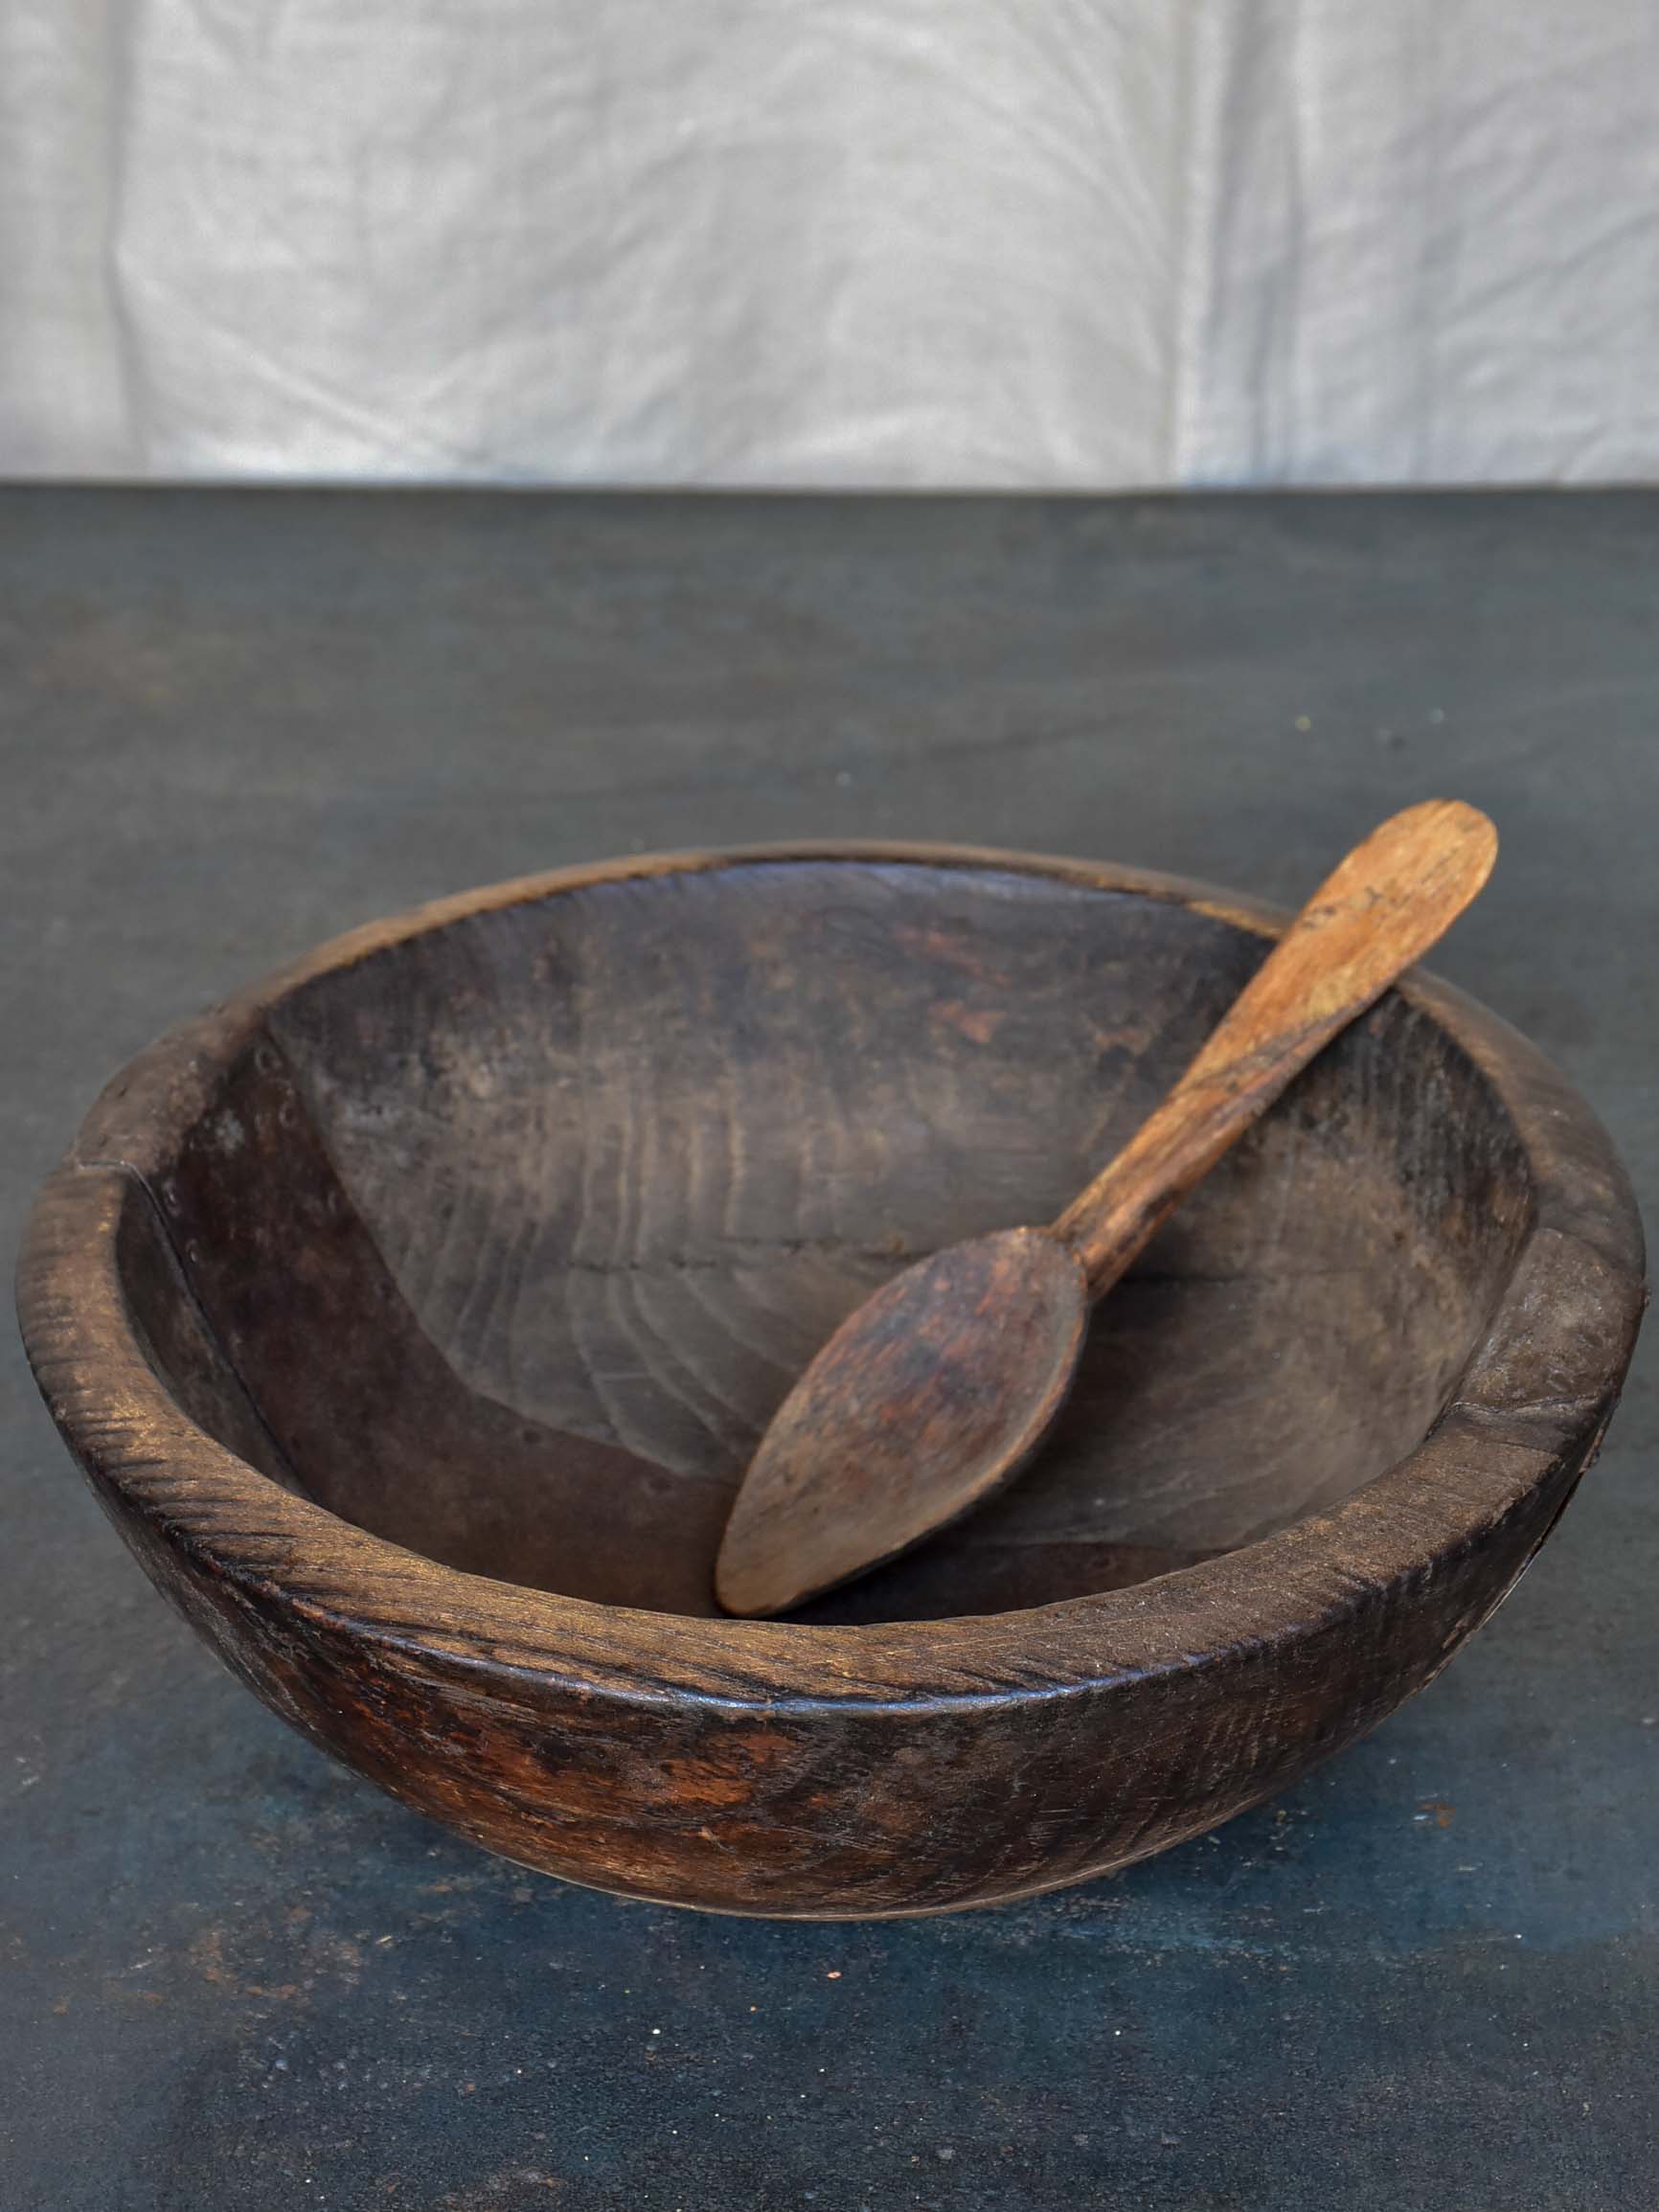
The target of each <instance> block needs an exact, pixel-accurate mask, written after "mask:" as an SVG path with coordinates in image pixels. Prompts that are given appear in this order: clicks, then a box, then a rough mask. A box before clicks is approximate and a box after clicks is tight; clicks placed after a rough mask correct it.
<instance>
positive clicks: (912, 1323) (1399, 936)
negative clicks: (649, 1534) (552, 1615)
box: [715, 799, 1497, 1615]
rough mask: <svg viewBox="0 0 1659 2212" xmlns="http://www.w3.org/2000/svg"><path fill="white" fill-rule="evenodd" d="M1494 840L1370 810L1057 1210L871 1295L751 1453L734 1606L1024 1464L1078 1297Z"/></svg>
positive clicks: (1448, 805) (916, 1269)
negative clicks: (1181, 1060)
mask: <svg viewBox="0 0 1659 2212" xmlns="http://www.w3.org/2000/svg"><path fill="white" fill-rule="evenodd" d="M1496 855H1497V832H1496V831H1495V830H1494V829H1493V828H1492V825H1491V824H1490V822H1489V821H1488V820H1487V817H1486V816H1485V815H1484V814H1482V813H1479V812H1477V810H1475V809H1474V808H1473V807H1466V806H1464V805H1462V804H1461V803H1460V802H1459V801H1457V800H1453V799H1430V800H1427V801H1425V802H1424V803H1423V804H1422V805H1421V806H1418V807H1408V808H1407V809H1406V810H1405V811H1404V813H1401V814H1396V815H1394V816H1393V817H1392V819H1391V820H1389V821H1386V822H1384V823H1383V824H1382V826H1381V828H1380V829H1377V830H1375V831H1373V832H1372V834H1371V835H1370V836H1369V837H1368V838H1366V840H1365V842H1364V843H1363V844H1362V845H1359V846H1356V847H1355V848H1354V850H1353V851H1352V853H1351V854H1350V855H1348V857H1347V859H1346V860H1344V861H1343V862H1342V864H1341V865H1340V867H1338V868H1337V870H1336V871H1335V873H1334V874H1333V875H1332V876H1330V877H1329V878H1327V880H1326V881H1325V882H1324V883H1322V884H1321V885H1320V887H1319V889H1318V890H1317V891H1316V892H1315V893H1314V894H1313V897H1312V898H1311V899H1310V900H1309V901H1308V902H1307V905H1306V906H1305V907H1304V908H1303V909H1302V912H1301V913H1300V914H1299V915H1298V916H1297V918H1296V920H1295V921H1294V922H1293V923H1292V924H1291V925H1290V927H1289V928H1288V929H1287V930H1286V932H1285V933H1284V937H1282V938H1281V939H1280V941H1279V943H1278V945H1277V946H1275V947H1274V949H1273V951H1272V952H1271V953H1270V954H1269V955H1268V957H1267V959H1266V960H1265V961H1264V962H1263V963H1262V965H1261V969H1259V970H1258V971H1257V973H1256V975H1255V976H1254V977H1253V978H1252V979H1251V981H1250V983H1249V984H1248V985H1247V986H1246V987H1245V989H1244V991H1243V992H1241V993H1240V994H1239V998H1238V999H1237V1001H1236V1002H1235V1004H1234V1006H1233V1008H1232V1010H1231V1011H1230V1012H1229V1014H1228V1015H1227V1016H1226V1018H1225V1019H1224V1020H1223V1021H1222V1023H1221V1026H1220V1027H1219V1028H1218V1029H1217V1030H1216V1033H1215V1035H1214V1036H1213V1037H1212V1038H1210V1041H1209V1042H1208V1043H1207V1044H1206V1045H1205V1046H1204V1048H1203V1050H1202V1051H1201V1052H1200V1053H1199V1055H1198V1057H1197V1059H1196V1060H1193V1064H1192V1066H1191V1067H1190V1068H1189V1069H1188V1070H1187V1072H1186V1074H1185V1075H1184V1076H1183V1077H1182V1078H1181V1080H1180V1082H1179V1083H1177V1084H1176V1085H1175V1087H1174V1089H1173V1090H1172V1091H1171V1092H1170V1095H1169V1097H1168V1098H1167V1099H1165V1101H1164V1103H1163V1104H1162V1105H1161V1106H1159V1107H1158V1108H1157V1110H1156V1111H1155V1112H1154V1113H1153V1115H1152V1116H1151V1119H1150V1120H1149V1121H1148V1122H1147V1123H1146V1124H1145V1125H1144V1127H1143V1128H1142V1129H1140V1131H1139V1132H1138V1133H1137V1134H1136V1135H1135V1136H1134V1137H1133V1138H1132V1139H1131V1140H1130V1142H1129V1143H1128V1144H1127V1145H1126V1146H1125V1148H1124V1150H1123V1151H1122V1152H1120V1153H1119V1154H1118V1156H1117V1158H1116V1159H1115V1160H1113V1161H1112V1163H1111V1165H1110V1166H1109V1167H1108V1168H1107V1169H1106V1170H1105V1171H1104V1173H1103V1174H1100V1175H1098V1176H1097V1177H1096V1178H1095V1180H1094V1181H1093V1182H1092V1183H1091V1184H1090V1185H1089V1186H1088V1188H1087V1190H1085V1191H1084V1192H1083V1193H1082V1194H1081V1195H1080V1197H1077V1198H1074V1199H1073V1201H1072V1203H1071V1204H1070V1205H1069V1206H1068V1207H1067V1208H1066V1210H1065V1212H1064V1213H1063V1214H1061V1215H1060V1217H1059V1219H1058V1220H1057V1221H1054V1222H1053V1223H1051V1224H1050V1226H1049V1227H1047V1228H1041V1229H1003V1230H999V1231H997V1232H996V1233H994V1234H993V1235H990V1236H985V1237H975V1238H973V1239H972V1240H970V1241H969V1242H968V1243H962V1244H954V1245H952V1246H951V1247H950V1248H949V1249H948V1250H947V1251H943V1252H939V1253H936V1254H935V1255H934V1256H933V1257H932V1258H931V1259H927V1260H921V1261H919V1262H918V1263H917V1264H916V1266H913V1267H907V1268H906V1269H905V1271H904V1272H903V1274H901V1275H898V1276H896V1277H895V1278H894V1280H893V1281H892V1282H891V1283H888V1284H886V1285H885V1286H884V1287H883V1288H881V1289H879V1290H877V1291H876V1292H875V1296H874V1297H871V1298H868V1299H866V1300H865V1302H864V1304H863V1305H862V1306H860V1307H859V1308H858V1309H857V1311H855V1312H854V1313H852V1314H851V1315H850V1316H849V1318H848V1319H847V1320H845V1321H844V1322H843V1323H842V1324H841V1326H840V1328H839V1329H838V1330H837V1331H836V1332H835V1334H834V1335H833V1336H831V1337H830V1341H829V1343H828V1344H826V1345H825V1347H824V1349H823V1351H822V1352H820V1353H819V1355H818V1357H816V1358H815V1359H814V1360H813V1362H812V1364H811V1366H810V1367H808V1368H807V1372H806V1374H805V1375H804V1376H803V1377H802V1378H801V1380H800V1381H799V1382H798V1383H796V1385H795V1387H794V1389H793V1390H792V1391H791V1392H790V1393H789V1396H788V1397H787V1398H786V1399H785V1400H784V1403H783V1405H782V1406H781V1407H780V1408H779V1410H778V1412H777V1414H776V1415H775V1416H774V1417H773V1420H772V1424H771V1426H770V1427H769V1428H768V1429H767V1431H766V1433H765V1435H764V1436H763V1437H762V1438H761V1445H760V1448H759V1450H758V1451H757V1452H756V1453H755V1456H754V1458H753V1460H752V1461H751V1462H750V1464H749V1469H748V1472H747V1473H746V1475H745V1476H744V1478H743V1484H742V1487H741V1489H740V1490H739V1493H738V1495H737V1499H736V1501H735V1503H734V1504H733V1507H732V1512H731V1517H730V1519H729V1520H728V1521H727V1523H726V1531H725V1536H724V1538H723V1539H722V1541H721V1545H720V1555H719V1559H718V1562H717V1563H716V1569H715V1590H716V1596H717V1597H718V1599H719V1601H720V1604H721V1605H722V1606H723V1607H724V1608H726V1610H727V1611H728V1612H731V1613H742V1614H748V1615H761V1614H769V1613H780V1612H783V1611H784V1610H785V1609H786V1608H788V1607H790V1606H794V1605H798V1604H800V1603H801V1601H802V1600H803V1599H804V1598H808V1597H812V1596H814V1595H815V1594H816V1593H817V1592H818V1591H820V1590H826V1589H830V1588H832V1587H833V1586H834V1585H836V1584H837V1583H843V1582H846V1581H847V1580H848V1579H849V1578H850V1577H852V1576H853V1575H856V1574H860V1573H862V1572H863V1571H864V1570H865V1569H866V1568H868V1567H873V1566H875V1565H877V1564H879V1562H882V1561H883V1560H889V1559H892V1558H893V1557H894V1556H895V1555H896V1554H897V1553H898V1552H901V1551H906V1550H908V1549H909V1547H910V1546H911V1545H912V1544H914V1543H919V1542H920V1540H921V1539H922V1538H923V1537H927V1536H931V1535H932V1534H933V1532H934V1531H935V1530H936V1529H938V1528H942V1527H943V1525H944V1524H945V1523H946V1522H947V1521H952V1520H955V1519H956V1518H957V1517H958V1516H960V1515H962V1514H964V1513H966V1512H967V1511H968V1510H969V1509H970V1508H971V1507H973V1506H976V1505H979V1504H980V1503H982V1501H983V1500H984V1499H986V1498H987V1497H989V1495H990V1494H991V1493H992V1492H993V1491H996V1490H999V1489H1000V1488H1001V1487H1002V1485H1003V1484H1004V1483H1005V1482H1007V1481H1008V1480H1009V1478H1010V1476H1011V1475H1012V1474H1014V1473H1015V1472H1017V1471H1018V1470H1019V1468H1020V1467H1021V1466H1022V1465H1023V1464H1024V1463H1025V1461H1026V1460H1027V1459H1028V1458H1029V1457H1030V1455H1031V1453H1032V1452H1033V1451H1034V1449H1035V1448H1036V1446H1037V1444H1038V1443H1039V1442H1040V1441H1041V1439H1042V1437H1043V1435H1044V1433H1045V1431H1046V1430H1047V1429H1048V1427H1049V1425H1050V1424H1051V1422H1052V1421H1053V1420H1054V1418H1055V1415H1056V1414H1057V1412H1058V1410H1059V1407H1060V1404H1061V1402H1062V1400H1063V1399H1064V1397H1065V1394H1066V1391H1067V1388H1068V1386H1069V1385H1070V1382H1071V1380H1072V1374H1073V1370H1074V1369H1075V1367H1076V1365H1077V1359H1078V1354H1079V1350H1080V1348H1081V1345H1082V1340H1083V1331H1084V1328H1085V1327H1086V1325H1087V1320H1088V1309H1089V1306H1090V1304H1091V1302H1092V1301H1093V1300H1094V1299H1096V1298H1099V1297H1101V1296H1102V1294H1103V1292H1105V1291H1106V1290H1109V1289H1110V1288H1111V1287H1112V1285H1113V1284H1114V1283H1115V1282H1116V1281H1117V1280H1118V1278H1119V1277H1120V1276H1121V1275H1122V1274H1123V1273H1124V1271H1125V1268H1126V1267H1127V1266H1128V1265H1129V1263H1130V1262H1131V1261H1132V1260H1133V1259H1134V1257H1135V1255H1136V1254H1137V1253H1138V1252H1139V1251H1140V1250H1141V1248H1142V1246H1143V1245H1144V1244H1145V1243H1147V1241H1148V1238H1149V1237H1150V1236H1151V1234H1152V1232H1153V1231H1154V1230H1155V1229H1156V1228H1157V1227H1158V1225H1159V1223H1160V1222H1161V1221H1162V1220H1164V1219H1165V1217H1166V1216H1167V1215H1168V1214H1169V1213H1170V1211H1171V1210H1172V1209H1173V1208H1174V1207H1175V1206H1176V1205H1177V1204H1179V1202H1180V1200H1181V1199H1182V1198H1184V1197H1186V1195H1187V1193H1188V1192H1189V1191H1190V1190H1191V1189H1192V1188H1193V1184H1194V1183H1196V1182H1197V1181H1198V1179H1199V1178H1200V1176H1202V1175H1204V1174H1207V1173H1208V1172H1209V1170H1210V1169H1211V1168H1212V1167H1214V1165H1215V1164H1216V1161H1217V1160H1218V1159H1219V1158H1220V1156H1221V1154H1222V1153H1223V1152H1225V1151H1226V1150H1227V1148H1228V1146H1229V1145H1231V1144H1232V1143H1233V1142H1234V1141H1235V1139H1236V1138H1238V1137H1239V1136H1241V1135H1242V1133H1243V1132H1244V1130H1245V1129H1248V1128H1249V1127H1250V1125H1251V1124H1252V1123H1253V1122H1255V1121H1257V1120H1259V1119H1260V1118H1261V1115H1262V1114H1264V1113H1265V1112H1266V1110H1267V1108H1268V1107H1269V1106H1271V1105H1272V1104H1273V1102H1274V1100H1275V1099H1277V1098H1278V1097H1279V1095H1280V1093H1281V1092H1282V1091H1283V1090H1284V1087H1285V1085H1286V1084H1287V1083H1289V1082H1290V1080H1291V1078H1292V1077H1293V1076H1295V1075H1297V1074H1299V1073H1300V1072H1301V1070H1302V1069H1303V1068H1305V1067H1306V1066H1307V1063H1308V1061H1309V1060H1312V1059H1313V1058H1314V1057H1315V1055H1316V1054H1317V1053H1318V1052H1319V1051H1320V1050H1321V1049H1322V1047H1323V1046H1325V1045H1326V1044H1328V1043H1329V1040H1330V1038H1333V1037H1334V1036H1335V1035H1336V1033H1337V1032H1338V1030H1341V1029H1344V1028H1346V1027H1347V1025H1348V1024H1349V1023H1350V1022H1351V1021H1352V1020H1353V1019H1354V1018H1355V1017H1356V1016H1357V1015H1361V1014H1363V1013H1364V1012H1365V1010H1366V1008H1367V1007H1369V1006H1371V1005H1373V1004H1374V1003H1375V1000H1376V999H1377V998H1379V997H1380V996H1381V994H1382V993H1383V992H1384V991H1386V990H1387V988H1388V986H1389V985H1390V984H1391V983H1393V982H1394V981H1395V980H1396V978H1397V977H1398V976H1399V975H1400V974H1401V973H1402V972H1403V971H1404V970H1405V969H1407V968H1409V967H1410V966H1411V964H1412V962H1413V961H1414V960H1416V959H1418V958H1419V956H1420V954H1422V953H1424V952H1426V951H1427V950H1428V948H1429V946H1431V945H1433V944H1434V942H1435V940H1436V939H1437V938H1438V937H1440V936H1441V935H1442V934H1443V932H1444V931H1445V930H1446V929H1447V928H1449V927H1450V925H1451V924H1452V923H1453V922H1454V921H1456V919H1457V917H1458V916H1459V915H1460V914H1461V913H1462V912H1463V910H1464V908H1465V907H1466V905H1467V904H1468V903H1469V901H1470V900H1471V899H1473V898H1474V896H1475V894H1476V892H1478V891H1479V890H1480V888H1481V885H1482V884H1483V883H1484V882H1485V881H1486V879H1487V878H1488V877H1489V875H1490V873H1491V868H1492V862H1493V860H1494V859H1495V857H1496Z"/></svg>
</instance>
